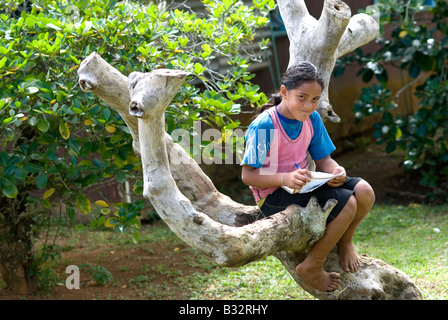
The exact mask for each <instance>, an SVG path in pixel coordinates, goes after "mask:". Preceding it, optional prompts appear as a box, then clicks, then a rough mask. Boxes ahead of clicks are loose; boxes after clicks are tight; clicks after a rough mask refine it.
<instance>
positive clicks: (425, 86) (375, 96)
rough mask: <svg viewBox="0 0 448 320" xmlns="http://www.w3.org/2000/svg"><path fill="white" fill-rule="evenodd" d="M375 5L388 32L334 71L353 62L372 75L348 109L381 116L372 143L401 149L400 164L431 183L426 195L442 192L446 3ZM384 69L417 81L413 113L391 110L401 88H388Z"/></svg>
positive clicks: (447, 122)
mask: <svg viewBox="0 0 448 320" xmlns="http://www.w3.org/2000/svg"><path fill="white" fill-rule="evenodd" d="M428 3H431V4H432V5H431V6H426V5H425V4H428ZM377 6H378V8H379V11H380V13H381V15H380V18H381V25H382V28H383V29H384V26H386V25H387V27H388V28H391V29H392V32H391V35H390V36H387V37H386V36H385V35H384V36H383V37H380V38H379V39H378V40H377V42H378V44H379V45H380V49H379V50H377V51H376V52H375V53H374V54H363V52H362V51H361V50H358V51H357V53H358V55H355V56H351V57H349V58H346V59H343V60H341V61H340V62H339V64H338V68H336V70H337V73H338V74H340V73H341V72H342V70H343V69H344V66H345V63H348V62H353V61H358V62H359V64H360V65H361V66H362V69H361V70H360V71H359V73H358V75H359V76H361V77H362V79H363V81H364V82H370V81H371V80H373V79H376V80H377V83H374V84H372V86H370V87H367V88H365V89H363V90H362V94H361V97H360V100H359V101H357V102H356V104H355V106H354V109H353V112H354V113H355V116H356V118H357V119H358V120H360V119H361V118H363V117H365V116H370V115H375V114H379V115H382V116H381V119H380V121H378V122H377V123H375V125H374V129H375V131H374V134H373V136H374V137H375V138H376V140H377V143H378V144H385V145H386V150H387V152H393V151H394V150H395V149H396V148H400V149H402V150H405V151H406V159H405V160H404V162H403V163H404V166H405V167H406V168H407V169H409V170H412V171H415V172H416V173H418V174H419V175H420V184H422V185H424V186H428V187H431V188H433V190H434V192H432V193H431V194H430V195H431V196H437V195H444V194H446V191H447V190H448V140H447V137H448V109H447V108H446V105H447V102H448V89H447V88H448V78H447V76H448V73H447V68H446V64H447V61H448V60H447V59H448V50H447V49H448V38H447V36H446V35H447V31H448V24H447V22H446V16H447V14H448V4H447V2H446V1H442V0H439V1H429V2H428V1H424V0H411V1H398V2H397V1H391V0H380V1H378V2H377ZM383 34H384V32H383ZM388 68H389V70H391V68H398V69H401V70H403V72H407V73H408V74H409V76H410V79H411V80H412V81H411V82H410V84H413V83H414V82H415V83H417V82H418V81H420V82H421V84H420V85H419V86H418V87H417V89H416V91H415V92H414V94H415V96H416V97H417V99H418V101H419V104H418V110H416V112H413V113H411V114H409V113H406V114H403V113H400V112H397V108H398V99H399V95H400V93H401V92H402V90H399V91H398V92H396V93H392V91H391V90H390V89H389V88H388V83H389V82H390V81H389V80H390V79H389V74H388V71H387V70H388ZM404 89H406V87H405V88H403V90H404ZM443 197H444V198H446V197H445V196H443Z"/></svg>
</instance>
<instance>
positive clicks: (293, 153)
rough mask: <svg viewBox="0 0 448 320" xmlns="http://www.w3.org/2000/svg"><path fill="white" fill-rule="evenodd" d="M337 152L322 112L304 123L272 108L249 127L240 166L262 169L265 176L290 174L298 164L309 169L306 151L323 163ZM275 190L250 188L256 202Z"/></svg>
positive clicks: (314, 113) (315, 113)
mask: <svg viewBox="0 0 448 320" xmlns="http://www.w3.org/2000/svg"><path fill="white" fill-rule="evenodd" d="M335 149H336V148H335V146H334V144H333V142H332V141H331V139H330V137H329V135H328V132H327V130H326V129H325V126H324V124H323V122H322V119H321V117H320V115H319V113H317V112H313V113H312V114H311V115H310V117H309V118H308V119H307V121H305V122H302V121H298V120H292V119H288V118H286V117H284V116H283V115H282V114H281V113H279V112H278V111H277V108H276V107H273V108H270V109H268V110H266V111H265V112H263V113H261V114H260V115H259V116H258V117H257V118H256V119H255V120H254V121H252V123H251V124H250V126H249V128H248V130H247V132H246V148H245V154H244V158H243V161H242V163H241V165H250V166H253V167H255V168H262V171H260V172H263V174H273V173H279V172H291V171H294V170H296V169H297V168H296V166H295V163H297V164H298V165H299V166H300V167H301V168H302V169H305V168H306V169H307V168H308V161H307V157H306V155H307V151H309V153H310V155H311V158H313V160H320V159H323V158H325V157H327V156H328V155H330V154H331V153H332V152H333V151H334V150H335ZM276 189H278V187H273V188H256V187H251V190H252V192H253V194H254V198H255V200H256V201H257V202H259V201H260V200H261V199H263V198H265V197H266V196H268V195H269V194H270V193H272V192H273V191H275V190H276Z"/></svg>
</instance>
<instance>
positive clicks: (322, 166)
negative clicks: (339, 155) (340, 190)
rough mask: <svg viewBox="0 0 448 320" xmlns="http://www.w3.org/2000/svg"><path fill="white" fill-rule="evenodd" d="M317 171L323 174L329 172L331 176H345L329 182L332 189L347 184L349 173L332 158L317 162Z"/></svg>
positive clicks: (328, 157)
mask: <svg viewBox="0 0 448 320" xmlns="http://www.w3.org/2000/svg"><path fill="white" fill-rule="evenodd" d="M315 162H316V169H317V170H319V171H322V172H328V173H331V174H340V173H343V174H344V175H342V176H340V177H337V178H334V179H332V180H330V181H328V182H327V184H328V185H329V186H330V187H339V186H342V185H343V184H344V183H345V180H346V179H347V173H346V172H345V169H344V167H341V166H340V165H339V164H338V163H337V162H336V161H335V160H334V159H333V158H331V156H327V157H325V158H323V159H320V160H316V161H315Z"/></svg>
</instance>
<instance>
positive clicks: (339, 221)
mask: <svg viewBox="0 0 448 320" xmlns="http://www.w3.org/2000/svg"><path fill="white" fill-rule="evenodd" d="M356 211H357V208H356V199H355V197H354V196H351V197H350V198H349V200H348V202H347V203H346V205H345V207H344V208H343V209H342V211H341V212H340V213H339V214H338V216H337V217H336V218H335V219H334V220H333V221H332V222H331V223H329V224H328V225H327V229H326V232H325V234H324V236H323V237H322V238H321V239H320V240H319V241H317V242H316V243H315V244H314V245H313V248H312V249H311V251H310V255H309V256H307V257H306V258H305V260H303V262H302V263H300V264H299V265H298V266H297V267H296V273H297V275H298V276H299V277H300V278H301V279H302V280H303V281H305V282H306V283H308V284H309V285H311V286H312V287H314V288H315V289H317V290H320V291H332V290H335V289H336V288H337V287H338V286H339V283H340V274H339V273H336V272H330V273H328V272H326V271H325V270H324V268H323V265H324V261H325V259H326V258H327V256H328V254H329V253H330V251H331V249H333V248H334V247H335V245H336V244H337V243H338V242H339V240H340V239H341V237H342V236H343V234H344V233H345V232H346V231H347V228H348V227H349V225H350V224H351V223H352V221H353V219H354V218H355V215H356Z"/></svg>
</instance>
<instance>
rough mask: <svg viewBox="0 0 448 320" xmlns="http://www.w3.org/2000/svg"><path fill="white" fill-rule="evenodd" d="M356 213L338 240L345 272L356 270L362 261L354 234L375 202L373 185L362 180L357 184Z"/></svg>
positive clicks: (340, 258)
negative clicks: (354, 240) (357, 250)
mask: <svg viewBox="0 0 448 320" xmlns="http://www.w3.org/2000/svg"><path fill="white" fill-rule="evenodd" d="M354 191H355V199H356V208H357V210H356V215H355V217H354V219H353V221H352V222H351V223H350V225H349V226H348V228H347V230H346V231H345V233H344V234H343V235H342V237H341V239H340V240H339V242H338V250H339V262H340V263H341V266H342V269H343V270H344V271H345V272H356V270H358V268H359V265H360V262H359V258H358V255H357V254H356V252H355V249H354V247H353V236H354V234H355V231H356V229H357V228H358V226H359V224H360V223H361V221H362V220H363V219H364V218H365V217H366V216H367V214H368V213H369V211H370V209H371V208H372V206H373V203H374V202H375V193H374V192H373V189H372V187H371V186H370V185H369V184H368V183H367V182H366V181H365V180H361V181H360V182H358V183H357V184H356V186H355V189H354Z"/></svg>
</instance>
